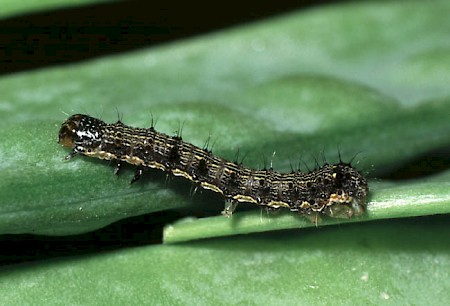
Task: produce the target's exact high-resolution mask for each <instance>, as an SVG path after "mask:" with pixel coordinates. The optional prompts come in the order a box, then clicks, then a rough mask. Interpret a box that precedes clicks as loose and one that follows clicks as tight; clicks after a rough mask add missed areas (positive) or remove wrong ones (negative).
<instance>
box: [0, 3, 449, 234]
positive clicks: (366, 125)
mask: <svg viewBox="0 0 450 306" xmlns="http://www.w3.org/2000/svg"><path fill="white" fill-rule="evenodd" d="M449 7H450V6H449V4H448V3H447V2H445V1H442V2H440V1H436V2H435V5H433V6H429V5H428V4H422V3H420V2H408V3H406V4H404V5H403V3H402V4H401V5H400V3H384V4H383V5H381V4H380V3H376V4H375V3H364V4H359V5H356V4H355V5H345V6H335V7H328V8H326V9H321V10H311V11H308V12H304V13H297V14H292V15H287V16H283V17H280V18H277V19H273V20H269V21H266V22H262V23H258V24H254V25H250V26H246V27H242V28H238V29H233V30H228V31H224V32H222V33H217V34H211V35H207V36H204V37H199V38H197V39H192V40H190V41H183V42H179V43H174V44H171V45H167V46H162V47H159V48H152V49H148V50H143V51H140V52H135V53H130V54H126V55H123V56H115V57H107V58H104V59H100V60H93V61H88V62H86V63H83V64H75V65H70V66H64V67H60V68H53V69H47V70H42V71H35V72H32V73H23V74H17V75H12V76H7V77H3V78H2V79H0V92H2V95H1V98H0V105H1V108H0V109H1V117H2V120H1V122H0V127H1V130H0V138H1V139H2V142H1V144H0V152H1V154H2V159H3V161H4V162H3V164H2V171H1V173H0V195H1V197H2V201H1V203H2V204H1V206H0V233H36V234H50V235H66V234H75V233H81V232H87V231H91V230H94V229H97V228H100V227H103V226H105V225H106V224H109V223H111V222H114V221H116V220H119V219H123V218H126V217H130V216H135V215H139V214H144V213H149V212H155V211H160V210H166V209H176V208H180V207H185V208H189V209H190V210H196V211H203V210H209V211H214V212H217V213H218V212H219V211H220V210H221V207H220V206H221V203H220V202H221V201H220V200H217V198H213V199H211V198H210V195H209V194H208V193H205V195H200V196H195V197H190V196H189V194H190V193H189V190H190V188H191V186H190V184H189V183H188V182H183V181H182V180H178V179H175V180H169V182H167V180H166V178H165V176H164V174H162V173H158V172H151V173H150V175H149V176H148V177H147V178H146V179H145V180H143V181H142V182H139V183H137V184H134V185H132V186H130V185H129V184H128V181H129V180H130V179H131V177H132V171H131V169H126V171H124V173H123V174H122V175H121V176H120V177H119V178H116V177H114V175H112V168H113V167H111V166H108V165H107V164H108V163H107V162H103V161H98V160H92V159H89V158H77V159H75V160H71V161H68V162H67V161H63V157H64V156H65V155H66V154H67V153H68V152H67V151H66V150H64V149H63V148H61V147H60V146H59V145H58V144H57V143H56V141H57V134H58V130H59V126H60V124H61V123H62V122H63V121H64V119H65V118H66V117H67V114H66V113H68V114H72V113H88V114H90V115H94V116H99V117H102V118H103V119H104V120H105V121H107V122H113V121H115V120H117V111H119V116H122V114H123V116H124V119H123V120H124V121H125V123H127V124H130V125H133V126H140V127H145V126H150V124H151V121H152V118H154V119H158V123H157V126H156V127H157V129H158V130H159V131H162V132H165V133H169V134H171V133H172V132H175V131H176V130H177V129H179V128H180V126H181V125H182V126H183V137H184V139H186V140H187V141H189V142H192V143H194V144H196V145H198V146H202V145H203V144H204V143H205V141H206V140H207V139H208V136H210V135H211V136H212V139H213V141H212V142H213V143H215V145H214V152H215V153H216V154H218V155H220V156H223V157H225V158H229V159H233V158H234V156H235V154H236V152H237V151H238V150H239V151H240V152H242V153H243V154H244V155H246V156H247V157H246V159H245V164H246V165H247V166H250V167H255V168H257V167H262V166H264V159H266V160H270V161H272V162H273V166H274V168H275V169H277V170H280V171H290V164H294V165H296V164H297V163H299V161H300V160H301V161H302V162H303V163H305V164H308V165H309V166H313V165H314V158H313V157H314V156H321V155H324V156H325V157H326V158H327V160H328V161H330V162H335V161H337V160H338V159H339V158H338V152H339V151H340V153H341V156H342V158H343V159H344V160H347V161H348V160H351V159H352V158H353V157H354V156H355V155H356V154H358V156H357V158H356V160H358V161H359V163H358V164H357V167H358V168H360V169H361V170H363V171H364V172H369V173H370V175H371V176H372V177H374V176H375V177H376V176H377V175H378V174H383V173H387V172H389V171H391V170H392V169H393V168H396V167H397V165H398V164H399V163H405V162H407V161H408V160H410V159H412V158H415V157H417V156H420V155H422V154H426V153H427V152H430V151H432V150H435V149H438V148H442V147H445V146H448V145H449V144H450V138H449V137H448V135H449V134H450V124H449V120H448V119H449V112H448V109H449V105H450V88H449V87H448V86H447V84H449V82H450V76H449V74H448V73H446V72H447V69H446V67H448V65H446V64H447V63H448V60H449V57H448V54H450V52H448V53H447V52H445V51H448V50H449V44H450V41H449V37H448V33H447V32H446V31H444V30H443V29H445V26H444V27H443V25H446V24H447V25H448V24H449V21H448V18H447V17H448V15H447V14H445V13H444V12H445V11H446V10H447V11H448V9H449ZM363 21H364V22H363ZM358 22H360V23H358ZM349 29H354V30H353V31H350V30H349ZM337 33H338V34H337ZM428 33H432V35H428ZM374 42H376V43H374ZM274 152H276V155H275V156H274V157H272V155H273V153H274ZM264 156H266V157H264ZM267 156H270V157H267ZM372 184H373V181H372V182H370V185H372ZM405 184H408V182H405ZM402 185H403V183H401V185H399V186H402ZM383 188H384V187H383ZM383 188H380V189H379V190H378V191H377V193H376V194H373V196H371V198H370V201H371V202H377V201H380V199H381V198H382V195H383V193H384V191H383ZM386 188H387V189H386V190H389V188H390V187H386ZM443 188H446V187H445V186H443ZM397 190H398V191H399V193H398V194H396V195H395V198H402V197H404V198H408V196H409V194H408V193H406V192H402V191H401V190H402V189H401V188H400V189H397ZM403 190H404V189H403ZM445 190H446V189H444V191H442V192H441V194H443V195H444V196H445ZM430 196H433V193H430ZM378 197H381V198H378ZM440 203H441V204H442V205H447V204H448V202H447V200H446V199H445V197H444V198H442V199H441V202H440ZM393 204H394V203H393ZM413 204H414V203H411V205H413ZM414 207H415V206H411V208H412V209H414ZM443 211H446V209H444V210H442V209H436V210H427V214H433V213H442V212H443ZM418 214H420V213H410V214H409V215H418ZM396 216H397V215H395V214H394V215H392V217H396ZM222 222H224V221H222Z"/></svg>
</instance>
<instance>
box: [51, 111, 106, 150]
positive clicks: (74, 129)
mask: <svg viewBox="0 0 450 306" xmlns="http://www.w3.org/2000/svg"><path fill="white" fill-rule="evenodd" d="M104 125H106V123H104V122H103V121H101V120H99V119H95V118H93V117H90V116H87V115H81V114H76V115H72V116H70V117H69V118H68V119H67V120H66V121H65V122H64V123H63V124H62V125H61V129H60V130H59V140H58V143H60V144H61V145H63V146H64V147H68V148H73V149H74V151H75V152H77V153H85V152H90V151H91V150H94V149H96V148H98V146H100V144H101V139H102V127H103V126H104Z"/></svg>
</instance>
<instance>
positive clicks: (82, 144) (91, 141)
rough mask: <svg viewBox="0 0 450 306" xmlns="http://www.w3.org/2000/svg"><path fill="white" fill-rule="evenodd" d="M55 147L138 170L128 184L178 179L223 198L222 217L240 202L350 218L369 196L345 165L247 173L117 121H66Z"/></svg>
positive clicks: (315, 215)
mask: <svg viewBox="0 0 450 306" xmlns="http://www.w3.org/2000/svg"><path fill="white" fill-rule="evenodd" d="M58 142H59V144H61V145H62V146H63V147H67V148H71V149H72V150H71V152H70V153H69V154H68V155H67V156H66V157H65V159H66V160H69V159H71V158H73V157H75V156H76V155H79V154H80V155H85V156H89V157H96V158H100V159H104V160H110V161H114V162H115V163H116V167H115V169H114V173H115V174H118V173H119V170H120V168H121V166H122V164H123V163H124V162H126V163H129V164H132V165H135V166H137V168H136V172H135V174H134V176H133V178H132V180H131V183H134V182H136V181H137V180H139V178H140V177H141V176H142V174H143V171H144V170H145V169H146V168H151V169H159V170H161V171H165V172H168V173H172V174H173V175H174V176H181V177H184V178H186V179H188V180H189V181H191V182H193V183H194V184H196V185H197V186H201V187H202V188H204V189H207V190H212V191H214V192H217V193H219V194H221V195H222V196H223V197H224V199H225V208H224V210H223V211H222V214H223V215H225V216H228V217H229V216H231V215H232V214H233V212H234V210H235V209H236V206H237V205H238V203H241V202H247V203H253V204H256V205H260V206H264V207H267V208H268V209H278V208H287V209H289V210H290V211H292V212H296V213H299V214H301V215H303V216H305V217H307V218H309V219H310V220H312V221H313V222H318V220H320V215H327V216H331V217H336V218H350V217H352V216H360V215H362V214H363V212H364V209H365V205H366V198H367V194H368V191H369V188H368V185H367V180H366V179H365V178H364V176H363V175H362V174H361V173H360V172H359V171H358V170H356V169H355V168H354V167H352V166H351V165H350V164H349V163H344V162H342V161H340V162H339V163H336V164H328V163H325V164H324V165H323V166H321V167H320V168H318V169H316V170H313V171H310V172H309V173H303V172H300V171H293V172H291V173H280V172H277V171H275V170H273V169H262V170H256V169H250V168H247V167H245V166H243V165H242V164H238V163H235V162H230V161H227V160H225V159H223V158H221V157H218V156H215V155H213V154H212V152H211V151H210V150H207V149H202V148H199V147H197V146H195V145H193V144H190V143H187V142H185V141H183V139H182V138H181V136H179V135H178V136H169V135H166V134H164V133H160V132H158V131H156V130H155V129H154V127H150V128H147V129H145V128H134V127H130V126H127V125H125V124H123V123H122V122H121V121H120V120H119V121H117V122H116V123H114V124H107V123H105V122H103V121H102V120H100V119H96V118H93V117H91V116H88V115H82V114H76V115H72V116H70V117H69V118H68V119H67V120H66V121H65V122H64V123H63V124H62V125H61V128H60V131H59V140H58Z"/></svg>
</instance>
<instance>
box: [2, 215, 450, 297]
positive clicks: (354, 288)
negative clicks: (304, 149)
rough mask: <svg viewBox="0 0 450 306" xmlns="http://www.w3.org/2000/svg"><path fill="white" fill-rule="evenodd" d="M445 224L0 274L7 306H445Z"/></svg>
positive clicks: (307, 235) (270, 236) (251, 241)
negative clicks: (76, 305)
mask: <svg viewBox="0 0 450 306" xmlns="http://www.w3.org/2000/svg"><path fill="white" fill-rule="evenodd" d="M448 221H449V218H448V216H445V217H441V218H436V217H434V218H422V219H404V220H397V221H395V222H392V221H377V222H374V223H365V224H347V225H345V226H341V227H339V228H331V227H327V228H322V229H311V230H302V231H299V230H290V231H285V232H275V233H265V234H264V235H247V236H241V237H232V238H231V237H230V238H226V239H213V240H205V241H199V242H190V243H188V244H178V245H160V246H153V247H151V246H150V247H140V248H130V249H125V250H120V251H116V252H108V253H100V254H95V255H90V256H79V257H76V258H64V259H59V260H51V261H45V262H39V263H32V264H23V265H20V266H13V267H9V268H7V269H5V268H4V269H2V270H0V278H1V279H2V282H0V295H1V296H2V302H3V303H5V304H8V305H16V304H33V305H36V304H45V305H54V304H61V301H63V302H64V304H78V305H79V304H81V305H99V304H100V305H107V304H108V305H110V304H118V305H121V304H137V305H142V304H145V305H230V304H231V305H348V304H353V303H356V304H361V305H378V304H384V303H390V304H393V305H399V304H401V305H411V304H414V305H439V304H442V302H443V301H446V300H448V298H449V295H448V290H446V289H447V288H449V286H450V275H449V271H450V257H449V253H450V252H449V244H448V237H449V235H450V230H449V227H448Z"/></svg>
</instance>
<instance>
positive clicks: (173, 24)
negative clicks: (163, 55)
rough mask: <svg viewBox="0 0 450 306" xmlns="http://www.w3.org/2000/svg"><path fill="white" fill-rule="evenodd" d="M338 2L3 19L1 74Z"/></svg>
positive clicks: (112, 7) (147, 6) (101, 10)
mask: <svg viewBox="0 0 450 306" xmlns="http://www.w3.org/2000/svg"><path fill="white" fill-rule="evenodd" d="M330 2H337V1H325V0H319V1H313V0H299V1H292V0H281V1H276V2H275V1H271V2H263V1H249V2H242V3H238V2H231V3H230V2H228V1H226V2H220V1H219V2H217V1H214V2H204V1H202V2H200V1H185V2H181V1H145V0H135V1H120V2H113V3H99V4H93V5H88V6H82V7H73V8H66V9H57V10H51V11H43V12H37V13H32V14H28V15H19V16H13V17H10V18H7V19H3V20H0V60H1V64H0V75H2V74H6V73H12V72H18V71H23V70H30V69H36V68H40V67H47V66H51V65H60V64H66V63H73V62H77V61H82V60H86V59H89V58H93V57H98V56H103V55H107V54H114V53H120V52H126V51H130V50H134V49H138V48H144V47H149V46H152V45H156V44H161V43H165V42H169V41H173V40H176V39H181V38H186V37H190V36H194V35H199V34H204V33H207V32H212V31H215V30H218V29H221V28H227V27H232V26H236V25H239V24H242V23H246V22H251V21H256V20H259V19H263V18H268V17H271V16H275V15H277V14H282V13H286V12H289V11H293V10H298V9H306V8H309V7H313V6H318V5H323V4H325V3H330Z"/></svg>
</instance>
